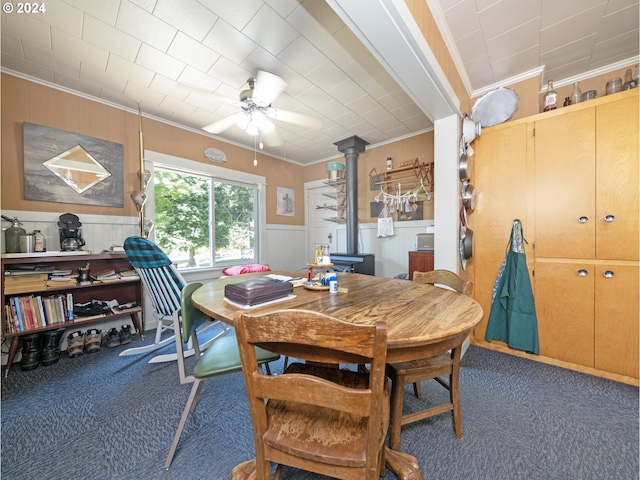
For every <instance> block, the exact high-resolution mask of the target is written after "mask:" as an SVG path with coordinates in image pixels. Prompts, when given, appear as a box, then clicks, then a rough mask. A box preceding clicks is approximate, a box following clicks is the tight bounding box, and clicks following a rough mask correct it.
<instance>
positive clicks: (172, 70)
mask: <svg viewBox="0 0 640 480" xmlns="http://www.w3.org/2000/svg"><path fill="white" fill-rule="evenodd" d="M136 63H137V64H138V65H140V66H143V67H145V68H148V69H149V70H151V71H153V72H157V73H159V74H160V75H164V76H165V77H167V78H170V79H171V80H176V79H177V78H178V76H180V73H182V71H183V70H184V68H185V67H186V65H185V63H184V62H181V61H180V60H177V59H176V58H175V57H173V56H171V55H167V54H166V53H164V52H161V51H160V50H158V49H156V48H153V47H152V46H151V45H147V44H146V43H143V44H142V45H141V46H140V52H138V56H137V57H136Z"/></svg>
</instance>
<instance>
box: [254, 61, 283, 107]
mask: <svg viewBox="0 0 640 480" xmlns="http://www.w3.org/2000/svg"><path fill="white" fill-rule="evenodd" d="M286 86H287V82H285V81H284V80H283V79H282V78H280V77H279V76H277V75H274V74H273V73H269V72H265V71H263V70H260V71H259V72H258V75H257V76H256V85H255V87H254V89H253V96H252V98H253V100H254V101H256V103H260V104H262V106H265V107H266V106H267V105H271V102H273V101H274V100H275V99H276V97H278V95H280V94H281V93H282V92H283V91H284V89H285V88H286Z"/></svg>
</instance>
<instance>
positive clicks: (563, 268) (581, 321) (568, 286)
mask: <svg viewBox="0 0 640 480" xmlns="http://www.w3.org/2000/svg"><path fill="white" fill-rule="evenodd" d="M581 272H582V273H584V275H581V274H580V273H581ZM534 278H535V291H536V293H535V300H536V313H537V316H538V338H539V341H540V354H541V355H544V356H546V357H551V358H555V359H558V360H564V361H566V362H571V363H576V364H578V365H584V366H587V367H593V366H594V343H593V342H594V296H593V288H594V280H595V279H594V266H593V265H588V264H584V263H580V262H566V263H565V262H557V263H552V262H536V267H535V277H534Z"/></svg>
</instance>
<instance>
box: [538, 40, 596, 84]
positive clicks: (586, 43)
mask: <svg viewBox="0 0 640 480" xmlns="http://www.w3.org/2000/svg"><path fill="white" fill-rule="evenodd" d="M595 42H596V35H595V34H593V35H591V36H590V37H586V38H582V39H580V40H578V41H577V42H573V43H570V44H569V45H563V46H561V47H559V48H556V49H555V50H551V51H549V52H545V53H542V54H541V55H540V62H541V63H542V64H543V65H545V66H546V69H547V70H553V69H556V68H558V67H560V66H562V65H567V64H569V63H571V62H574V61H576V59H579V60H583V59H585V58H589V57H590V56H591V52H593V48H594V45H595ZM558 78H559V77H558Z"/></svg>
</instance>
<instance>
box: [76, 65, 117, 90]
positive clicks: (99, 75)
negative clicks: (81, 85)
mask: <svg viewBox="0 0 640 480" xmlns="http://www.w3.org/2000/svg"><path fill="white" fill-rule="evenodd" d="M80 79H81V80H83V81H85V82H93V83H95V84H96V85H102V87H103V88H107V89H108V90H111V91H113V92H119V93H122V92H124V87H125V86H126V85H127V80H126V79H125V78H123V77H121V76H117V75H113V74H111V73H109V72H107V71H105V69H104V68H96V67H94V66H93V65H89V64H87V63H86V62H82V64H81V65H80Z"/></svg>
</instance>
